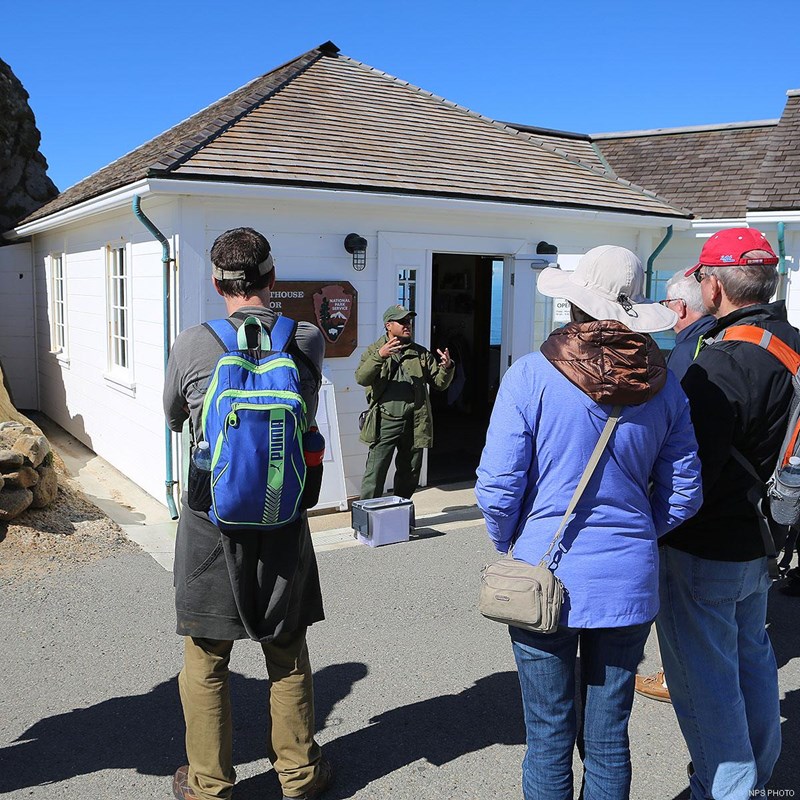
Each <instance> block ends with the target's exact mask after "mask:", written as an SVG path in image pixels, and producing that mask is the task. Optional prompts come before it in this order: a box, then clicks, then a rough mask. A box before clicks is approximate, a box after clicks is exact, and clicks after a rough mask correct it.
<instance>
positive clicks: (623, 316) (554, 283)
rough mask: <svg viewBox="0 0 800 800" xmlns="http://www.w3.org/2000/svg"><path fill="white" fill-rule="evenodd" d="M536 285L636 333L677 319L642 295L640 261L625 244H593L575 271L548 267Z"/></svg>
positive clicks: (671, 324) (661, 327)
mask: <svg viewBox="0 0 800 800" xmlns="http://www.w3.org/2000/svg"><path fill="white" fill-rule="evenodd" d="M536 286H537V288H538V289H539V291H540V292H541V293H542V294H543V295H545V296H547V297H559V298H564V299H565V300H569V301H570V303H574V304H575V305H576V306H578V308H580V309H582V310H583V311H585V312H586V313H587V314H589V316H591V317H594V318H595V319H615V320H618V321H619V322H622V323H623V324H624V325H627V326H628V327H629V328H630V329H631V330H632V331H637V332H638V333H657V332H658V331H667V330H669V329H670V328H672V327H674V326H675V323H676V322H677V321H678V315H677V314H676V313H675V312H674V311H671V310H670V309H668V308H665V307H664V306H662V305H660V304H659V303H656V302H654V301H652V300H648V299H647V298H646V297H645V296H644V269H642V262H641V261H640V260H639V258H638V257H637V255H636V254H635V253H632V252H631V251H630V250H628V249H627V248H625V247H617V246H616V245H611V244H604V245H600V247H593V248H592V249H591V250H589V252H588V253H586V254H585V255H583V256H581V258H580V260H579V261H578V266H577V267H576V268H575V271H574V272H565V271H563V270H561V269H558V268H557V267H547V268H546V269H543V270H542V271H541V272H540V273H539V279H538V281H537V283H536Z"/></svg>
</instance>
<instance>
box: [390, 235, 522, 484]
mask: <svg viewBox="0 0 800 800" xmlns="http://www.w3.org/2000/svg"><path fill="white" fill-rule="evenodd" d="M526 249H528V250H529V249H530V245H529V243H528V240H526V239H521V238H516V237H500V236H463V235H457V234H431V233H404V232H400V231H378V285H377V295H376V309H375V330H376V331H377V332H379V331H380V330H381V329H382V328H383V312H384V310H385V309H386V308H388V307H389V306H390V305H392V303H396V302H397V271H398V270H399V269H403V268H406V269H416V270H417V287H416V288H417V295H416V305H417V307H416V309H415V310H416V312H417V318H416V320H415V322H416V326H415V330H416V341H417V342H418V343H419V344H421V345H423V346H424V347H430V332H431V305H432V294H433V292H432V277H433V276H432V272H433V270H432V265H433V254H434V253H455V254H466V255H480V256H498V257H500V258H502V259H503V334H502V344H501V349H500V354H501V355H500V363H501V368H500V369H501V376H502V374H503V373H504V372H505V369H506V368H507V364H508V361H509V358H511V357H513V354H514V353H516V354H517V355H521V354H522V350H521V349H520V347H519V346H518V345H519V344H520V343H517V345H515V343H514V341H513V338H514V309H515V305H516V304H515V302H514V289H515V288H516V287H515V286H514V285H512V277H511V276H512V275H513V273H514V270H515V269H516V267H515V260H514V256H515V255H516V254H518V253H521V252H523V251H525V250H526ZM525 352H527V349H526V350H525ZM387 482H388V478H387ZM427 482H428V454H427V451H426V453H425V455H424V458H423V462H422V473H421V475H420V485H421V486H425V485H427Z"/></svg>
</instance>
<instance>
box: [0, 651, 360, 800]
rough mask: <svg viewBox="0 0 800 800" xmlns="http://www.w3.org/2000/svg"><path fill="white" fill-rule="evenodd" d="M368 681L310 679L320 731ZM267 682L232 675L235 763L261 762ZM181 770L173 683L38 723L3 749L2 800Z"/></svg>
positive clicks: (340, 671) (325, 674)
mask: <svg viewBox="0 0 800 800" xmlns="http://www.w3.org/2000/svg"><path fill="white" fill-rule="evenodd" d="M366 675H367V667H366V665H365V664H361V663H355V662H354V663H346V664H335V665H332V666H329V667H325V668H324V669H322V670H320V671H319V672H318V673H317V674H316V676H315V679H314V682H315V688H316V692H315V695H316V710H317V723H318V727H324V725H325V722H326V721H327V719H328V717H329V716H330V713H331V711H332V710H333V708H334V706H335V705H336V704H337V703H338V702H339V701H340V700H342V699H344V698H345V697H347V695H348V694H350V691H351V690H352V687H353V685H354V684H355V683H356V682H357V681H359V680H361V679H362V678H364V677H365V676H366ZM267 687H268V683H267V679H266V676H265V677H264V679H263V680H261V679H257V678H246V677H244V676H243V675H240V674H239V673H236V672H232V673H231V702H232V704H233V723H234V753H233V755H234V763H236V764H243V763H249V762H251V761H256V760H258V759H260V758H264V756H265V746H264V742H265V738H266V732H267V730H268V727H269V707H268V702H267ZM184 763H186V753H185V750H184V726H183V711H182V710H181V704H180V699H179V696H178V682H177V679H176V678H172V679H171V680H168V681H164V683H160V684H158V685H157V686H156V687H154V688H153V689H151V690H150V691H149V692H147V693H146V694H139V695H130V696H128V697H114V698H112V699H110V700H104V701H103V702H102V703H97V704H95V705H93V706H89V707H88V708H76V709H73V710H72V711H68V712H66V713H64V714H57V715H55V716H52V717H47V718H46V719H43V720H40V721H39V722H37V723H35V724H34V725H32V726H31V727H30V728H28V730H26V731H25V732H24V733H23V734H22V735H21V736H20V737H19V738H18V739H17V741H16V742H15V743H13V744H11V745H9V746H8V747H4V748H0V794H3V793H5V792H13V791H17V790H20V789H24V788H27V787H31V786H40V785H42V784H49V783H58V782H59V781H65V780H68V779H70V778H75V777H77V776H80V775H89V774H91V773H93V772H98V771H100V770H105V769H135V770H136V771H137V772H139V773H140V774H143V775H163V776H165V777H167V776H171V775H173V774H174V772H175V770H176V769H177V768H178V767H179V766H180V765H181V764H184Z"/></svg>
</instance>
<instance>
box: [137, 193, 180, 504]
mask: <svg viewBox="0 0 800 800" xmlns="http://www.w3.org/2000/svg"><path fill="white" fill-rule="evenodd" d="M141 204H142V199H141V197H139V195H138V194H137V195H134V196H133V213H134V216H135V217H136V218H137V219H138V220H139V222H141V223H142V225H144V227H145V228H147V230H148V231H150V233H152V234H153V236H154V237H155V238H156V239H158V241H159V242H161V253H162V255H161V261H162V263H163V264H164V270H163V281H162V286H163V297H162V310H163V320H164V374H165V375H166V371H167V363H168V361H169V349H170V336H169V328H170V316H169V306H170V294H169V289H170V280H169V270H170V265H171V264H172V263H173V262H174V259H173V258H172V257H171V255H170V249H169V240H168V239H167V237H166V236H164V234H163V233H161V231H160V230H159V229H158V228H156V226H155V225H154V224H153V223H152V222H151V221H150V219H149V218H148V217H147V215H146V214H145V213H144V211H142V208H141ZM164 432H165V433H164V437H165V438H164V443H165V444H166V458H165V465H164V466H165V479H164V484H165V486H166V499H167V508H168V509H169V513H170V516H171V517H172V519H178V509H177V506H176V505H175V497H174V490H175V485H176V484H177V481H176V480H173V475H172V431H171V430H170V429H169V426H168V425H167V424H166V423H165V424H164Z"/></svg>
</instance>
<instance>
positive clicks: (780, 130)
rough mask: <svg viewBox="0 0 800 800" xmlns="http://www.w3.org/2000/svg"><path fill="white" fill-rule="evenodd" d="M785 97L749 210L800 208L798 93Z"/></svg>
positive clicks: (791, 92) (750, 198)
mask: <svg viewBox="0 0 800 800" xmlns="http://www.w3.org/2000/svg"><path fill="white" fill-rule="evenodd" d="M787 95H788V98H787V100H786V106H785V107H784V109H783V114H782V115H781V118H780V121H779V122H778V125H777V127H776V128H774V129H773V131H772V134H771V136H770V140H769V150H768V151H767V155H766V158H764V161H763V163H762V164H761V169H760V170H759V171H758V176H757V179H756V182H755V185H754V186H753V188H752V191H751V192H750V197H749V198H748V201H747V207H748V209H750V210H751V211H772V210H777V209H781V210H784V209H796V208H800V90H798V89H795V90H792V91H790V92H787Z"/></svg>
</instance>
